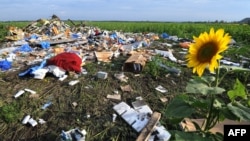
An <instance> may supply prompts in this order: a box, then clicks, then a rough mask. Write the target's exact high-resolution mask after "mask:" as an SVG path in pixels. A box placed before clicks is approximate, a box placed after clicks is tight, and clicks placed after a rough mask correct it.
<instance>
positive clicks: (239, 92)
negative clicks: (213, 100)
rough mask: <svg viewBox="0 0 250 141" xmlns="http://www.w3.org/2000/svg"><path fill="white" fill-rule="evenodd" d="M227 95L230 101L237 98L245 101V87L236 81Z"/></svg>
mask: <svg viewBox="0 0 250 141" xmlns="http://www.w3.org/2000/svg"><path fill="white" fill-rule="evenodd" d="M227 95H228V97H229V99H230V100H231V101H234V100H235V98H237V97H241V98H243V99H247V94H246V90H245V87H244V85H243V84H242V83H241V82H240V81H239V80H238V79H236V82H235V84H234V88H233V90H230V91H228V92H227Z"/></svg>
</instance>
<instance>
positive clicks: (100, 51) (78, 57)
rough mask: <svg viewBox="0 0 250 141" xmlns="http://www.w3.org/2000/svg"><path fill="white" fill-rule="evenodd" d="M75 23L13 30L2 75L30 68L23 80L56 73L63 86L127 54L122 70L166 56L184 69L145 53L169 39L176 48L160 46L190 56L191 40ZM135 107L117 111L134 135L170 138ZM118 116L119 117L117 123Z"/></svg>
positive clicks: (77, 133) (153, 116)
mask: <svg viewBox="0 0 250 141" xmlns="http://www.w3.org/2000/svg"><path fill="white" fill-rule="evenodd" d="M71 22H72V24H73V25H74V27H70V26H69V25H67V24H65V23H64V22H63V21H62V20H60V18H59V17H57V16H56V15H53V16H52V18H51V19H49V20H47V19H38V20H37V21H35V22H32V23H30V24H29V25H27V26H26V27H24V28H23V29H19V28H17V27H9V33H8V36H6V40H8V42H7V43H6V44H5V46H4V47H3V48H1V49H0V69H1V71H2V72H5V71H11V70H12V71H15V70H19V69H20V68H22V67H24V66H27V65H28V66H30V68H29V69H27V70H26V71H24V72H20V73H19V76H20V77H22V76H25V75H31V76H33V77H34V78H35V79H43V78H44V77H45V76H46V74H47V73H52V74H53V75H54V76H56V77H58V78H59V80H61V81H63V80H64V79H65V78H66V77H67V75H66V72H74V73H77V74H83V73H86V70H85V69H83V66H84V65H85V64H86V63H87V62H88V61H98V62H111V61H112V58H117V57H119V56H120V55H125V56H128V59H127V60H126V61H125V62H124V65H123V71H132V72H140V71H142V69H143V67H144V66H145V64H146V63H147V61H150V60H152V56H154V55H156V54H159V55H162V56H163V57H165V58H167V59H169V60H170V61H172V62H175V63H179V64H182V65H185V61H182V60H181V59H180V60H179V59H177V58H176V57H175V56H174V55H173V50H172V49H168V50H167V51H166V50H159V49H154V50H146V49H145V50H143V49H142V48H146V47H149V46H150V45H151V44H152V43H153V42H154V41H155V40H158V39H160V38H164V39H168V40H171V41H173V42H172V44H170V43H161V44H160V45H161V46H167V47H168V48H171V47H173V46H178V47H181V48H182V51H181V52H179V53H180V54H183V55H185V54H186V53H187V50H188V46H189V44H190V43H191V42H192V41H191V40H187V39H185V40H184V39H183V40H181V39H180V38H178V37H177V36H169V35H167V34H166V33H163V34H162V35H158V34H155V33H148V34H141V33H121V32H117V31H107V30H101V29H99V28H97V27H90V26H86V25H84V24H80V25H76V24H74V22H73V21H71ZM232 43H235V42H232ZM242 58H243V57H242ZM243 59H244V61H245V62H244V63H248V64H249V61H250V59H249V58H247V57H244V58H243ZM221 61H222V63H224V64H227V65H233V66H241V65H242V63H234V62H230V61H228V60H221ZM159 65H160V66H161V67H163V68H165V69H167V70H168V71H170V72H172V73H175V74H177V75H180V73H181V71H180V70H179V69H177V68H172V67H169V66H166V65H163V64H160V63H159ZM97 76H98V77H99V78H103V79H105V78H106V77H107V73H106V72H98V73H97ZM116 77H117V78H121V80H123V81H126V78H124V75H123V73H121V74H116ZM78 82H79V80H75V81H71V82H70V84H69V85H74V84H76V83H78ZM125 89H126V88H125ZM157 89H158V90H159V91H161V92H164V91H165V90H164V88H163V87H161V86H159V87H157ZM25 91H27V90H24V91H21V92H20V93H18V94H17V95H15V98H17V97H18V96H20V95H22V94H23V93H24V92H25ZM30 91H31V90H29V91H28V92H30ZM111 98H112V97H111ZM132 105H133V108H132V107H130V106H129V105H128V104H126V103H125V102H120V103H118V104H117V105H114V107H113V109H114V110H115V111H116V113H117V114H118V115H119V116H121V117H122V118H123V119H124V120H125V121H126V122H127V123H128V124H129V125H131V126H132V127H133V129H134V130H135V131H137V132H138V133H140V135H139V137H138V139H137V140H138V141H141V140H149V141H150V140H152V141H153V140H155V138H158V140H164V141H166V140H169V139H170V137H171V135H170V133H169V132H168V131H167V130H166V129H165V127H163V126H162V125H160V123H159V119H160V117H161V114H160V113H158V112H153V111H152V110H151V109H150V107H149V106H148V105H147V104H146V103H145V102H144V101H143V99H142V98H138V99H137V100H136V101H135V102H133V103H132ZM48 106H49V105H48ZM115 117H116V114H115V115H114V119H115ZM27 123H30V124H31V125H32V126H35V125H36V124H37V122H36V121H34V119H32V118H31V117H30V116H29V117H25V119H24V120H23V124H27ZM34 123H35V124H34ZM85 135H86V131H85V130H82V131H81V130H80V129H72V130H70V131H67V132H64V131H62V133H61V139H62V141H64V140H82V141H83V140H84V139H85ZM73 138H74V139H73Z"/></svg>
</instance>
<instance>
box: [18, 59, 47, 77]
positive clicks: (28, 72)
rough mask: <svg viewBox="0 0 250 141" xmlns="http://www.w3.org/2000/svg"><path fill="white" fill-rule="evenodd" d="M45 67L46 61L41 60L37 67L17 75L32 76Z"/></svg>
mask: <svg viewBox="0 0 250 141" xmlns="http://www.w3.org/2000/svg"><path fill="white" fill-rule="evenodd" d="M45 65H46V60H43V61H42V62H41V64H40V65H39V66H34V67H31V68H29V69H28V70H26V71H25V72H22V73H19V74H18V75H19V76H25V75H27V74H32V73H33V72H34V71H36V70H38V69H41V68H43V67H45Z"/></svg>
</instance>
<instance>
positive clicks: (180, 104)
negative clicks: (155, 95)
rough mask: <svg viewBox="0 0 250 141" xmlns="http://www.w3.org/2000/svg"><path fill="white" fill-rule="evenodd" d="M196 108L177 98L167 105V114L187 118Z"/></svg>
mask: <svg viewBox="0 0 250 141" xmlns="http://www.w3.org/2000/svg"><path fill="white" fill-rule="evenodd" d="M194 111H195V110H194V109H193V108H192V107H191V106H190V105H189V104H187V103H186V102H185V101H184V100H182V99H180V98H175V99H173V100H172V102H171V103H169V105H168V106H167V108H166V110H165V114H166V116H167V117H170V118H171V117H174V118H185V117H189V116H190V115H191V114H192V113H193V112H194Z"/></svg>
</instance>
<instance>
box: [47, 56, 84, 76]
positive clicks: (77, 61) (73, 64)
mask: <svg viewBox="0 0 250 141" xmlns="http://www.w3.org/2000/svg"><path fill="white" fill-rule="evenodd" d="M81 64H82V59H81V58H80V57H79V56H78V55H77V54H75V53H70V52H63V53H60V54H58V55H56V56H55V57H52V58H50V59H49V60H48V61H47V65H55V66H58V67H61V68H63V69H64V70H66V71H74V72H77V73H79V72H81Z"/></svg>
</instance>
